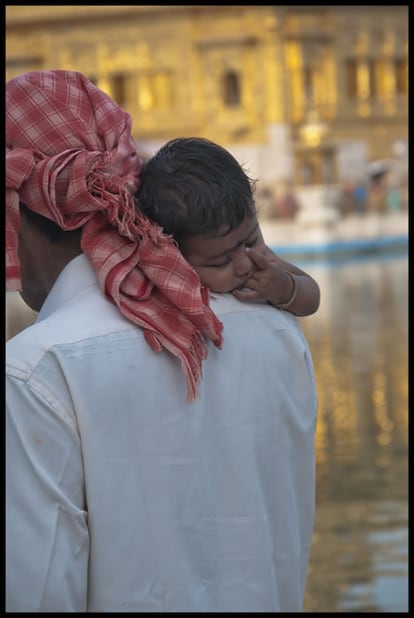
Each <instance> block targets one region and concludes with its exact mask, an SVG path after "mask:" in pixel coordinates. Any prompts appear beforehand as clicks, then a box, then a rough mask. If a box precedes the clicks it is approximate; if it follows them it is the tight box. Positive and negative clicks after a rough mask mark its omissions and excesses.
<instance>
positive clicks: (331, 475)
mask: <svg viewBox="0 0 414 618" xmlns="http://www.w3.org/2000/svg"><path fill="white" fill-rule="evenodd" d="M304 268H305V270H308V271H309V272H311V274H313V275H314V276H315V278H316V279H317V280H318V281H319V284H320V286H321V295H322V300H321V307H320V310H319V311H318V313H317V314H315V315H314V316H310V317H307V318H301V319H300V322H301V325H302V327H303V330H304V332H305V335H306V337H307V339H308V342H309V345H310V347H311V350H312V356H313V361H314V366H315V376H316V382H317V387H318V395H319V412H318V423H317V431H316V453H317V498H316V520H315V529H314V536H313V543H312V550H311V559H310V565H309V571H308V581H307V590H306V596H305V607H304V610H305V612H320V611H322V612H323V611H326V612H328V611H331V612H344V611H345V612H347V611H350V612H358V611H360V612H375V611H378V612H394V611H408V558H407V555H408V549H407V547H408V523H407V522H408V258H407V256H406V255H405V256H399V257H397V256H395V257H391V256H387V258H385V257H384V258H380V257H376V258H369V259H364V260H358V261H356V260H355V261H348V262H344V263H342V264H337V265H331V266H327V265H325V266H317V265H312V264H307V265H306V266H304Z"/></svg>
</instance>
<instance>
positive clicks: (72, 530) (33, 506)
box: [6, 375, 89, 612]
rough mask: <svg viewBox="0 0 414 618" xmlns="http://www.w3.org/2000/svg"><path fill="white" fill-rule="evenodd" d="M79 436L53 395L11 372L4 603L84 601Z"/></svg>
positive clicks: (82, 605) (48, 605) (14, 606)
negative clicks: (50, 396) (49, 397)
mask: <svg viewBox="0 0 414 618" xmlns="http://www.w3.org/2000/svg"><path fill="white" fill-rule="evenodd" d="M88 550H89V533H88V527H87V512H86V505H85V491H84V477H83V466H82V457H81V449H80V439H79V435H78V434H77V432H76V431H75V430H74V426H71V424H70V423H68V422H67V420H66V419H65V413H64V411H63V410H59V406H58V405H57V404H56V400H53V399H50V400H48V397H47V393H46V392H45V391H44V390H42V388H37V386H36V385H35V384H30V383H29V382H28V381H25V380H22V379H20V378H18V377H15V376H10V375H8V376H7V377H6V611H7V612H49V611H54V612H80V611H86V607H87V569H88Z"/></svg>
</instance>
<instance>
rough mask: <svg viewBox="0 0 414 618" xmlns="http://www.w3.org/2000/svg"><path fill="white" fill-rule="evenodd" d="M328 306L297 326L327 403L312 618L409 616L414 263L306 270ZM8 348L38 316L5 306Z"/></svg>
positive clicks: (322, 412) (322, 405) (321, 425)
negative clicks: (318, 617)
mask: <svg viewBox="0 0 414 618" xmlns="http://www.w3.org/2000/svg"><path fill="white" fill-rule="evenodd" d="M304 268H305V270H308V271H309V272H310V273H311V274H313V275H314V276H315V278H316V279H317V280H318V282H319V284H320V287H321V294H322V300H321V306H320V309H319V311H318V312H317V313H316V314H315V315H314V316H309V317H307V318H301V319H300V322H301V325H302V327H303V330H304V332H305V335H306V337H307V339H308V341H309V344H310V347H311V350H312V355H313V361H314V366H315V376H316V382H317V387H318V396H319V413H318V423H317V431H316V456H317V497H316V519H315V528H314V535H313V541H312V549H311V558H310V564H309V570H308V581H307V589H306V595H305V605H304V611H305V612H344V611H345V612H348V611H349V612H376V611H378V612H396V611H397V612H398V611H403V612H404V611H407V608H408V574H407V573H408V549H407V546H408V532H407V530H408V523H407V522H408V454H407V450H408V258H407V256H402V257H395V258H391V257H389V258H388V259H381V258H379V257H376V258H372V259H367V260H361V261H353V262H348V263H347V262H345V263H343V264H340V265H333V266H317V265H312V264H307V265H306V266H304ZM6 301H7V302H6V338H8V337H9V336H11V335H13V334H15V333H16V332H18V331H19V330H21V328H23V327H24V326H27V325H28V324H29V323H31V322H32V321H33V320H34V318H35V316H36V314H35V313H34V312H31V311H30V310H28V309H26V308H25V306H24V304H23V303H22V301H20V299H19V297H18V295H17V294H14V293H13V294H8V295H7V299H6Z"/></svg>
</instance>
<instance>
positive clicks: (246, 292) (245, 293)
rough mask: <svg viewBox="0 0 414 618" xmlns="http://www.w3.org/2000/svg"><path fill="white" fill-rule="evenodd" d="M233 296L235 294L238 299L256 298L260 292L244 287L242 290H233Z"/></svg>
mask: <svg viewBox="0 0 414 618" xmlns="http://www.w3.org/2000/svg"><path fill="white" fill-rule="evenodd" d="M232 294H233V296H235V297H236V298H237V299H238V300H242V301H244V300H255V299H256V298H258V296H259V294H258V293H257V292H256V291H255V290H250V289H248V288H243V289H242V290H233V292H232Z"/></svg>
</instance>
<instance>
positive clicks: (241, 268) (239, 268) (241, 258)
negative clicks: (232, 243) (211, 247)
mask: <svg viewBox="0 0 414 618" xmlns="http://www.w3.org/2000/svg"><path fill="white" fill-rule="evenodd" d="M233 264H234V272H235V273H236V275H237V277H244V276H246V275H248V274H249V273H250V272H252V271H253V270H254V264H253V262H252V260H251V259H250V258H249V257H248V255H247V253H246V251H245V248H244V247H239V249H238V250H237V252H236V254H235V255H234V256H233Z"/></svg>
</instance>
